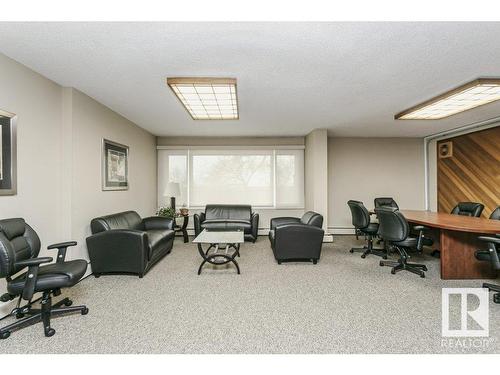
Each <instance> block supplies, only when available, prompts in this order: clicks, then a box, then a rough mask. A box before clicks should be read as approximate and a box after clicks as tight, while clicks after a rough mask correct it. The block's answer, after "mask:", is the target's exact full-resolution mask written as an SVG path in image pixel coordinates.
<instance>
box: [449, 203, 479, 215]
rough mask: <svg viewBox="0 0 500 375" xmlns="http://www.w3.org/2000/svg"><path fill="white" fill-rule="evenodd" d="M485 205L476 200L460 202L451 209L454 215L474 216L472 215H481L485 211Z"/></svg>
mask: <svg viewBox="0 0 500 375" xmlns="http://www.w3.org/2000/svg"><path fill="white" fill-rule="evenodd" d="M483 209H484V205H482V204H481V203H476V202H460V203H458V204H457V205H456V206H455V207H454V208H453V210H451V214H452V215H463V216H472V217H480V216H481V213H482V212H483Z"/></svg>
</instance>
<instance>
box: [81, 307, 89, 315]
mask: <svg viewBox="0 0 500 375" xmlns="http://www.w3.org/2000/svg"><path fill="white" fill-rule="evenodd" d="M88 313H89V309H88V307H86V308H84V309H83V310H82V315H87V314H88Z"/></svg>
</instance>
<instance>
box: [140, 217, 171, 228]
mask: <svg viewBox="0 0 500 375" xmlns="http://www.w3.org/2000/svg"><path fill="white" fill-rule="evenodd" d="M142 222H143V223H144V229H146V230H152V229H169V230H173V229H174V224H175V220H174V219H170V218H166V217H161V216H150V217H145V218H144V219H142Z"/></svg>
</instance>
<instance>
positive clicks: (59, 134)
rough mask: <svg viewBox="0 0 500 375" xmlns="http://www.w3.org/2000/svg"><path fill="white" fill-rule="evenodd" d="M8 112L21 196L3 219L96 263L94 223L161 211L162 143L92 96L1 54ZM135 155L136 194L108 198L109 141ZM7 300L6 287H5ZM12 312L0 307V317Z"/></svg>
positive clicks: (2, 208) (0, 208) (0, 285)
mask: <svg viewBox="0 0 500 375" xmlns="http://www.w3.org/2000/svg"><path fill="white" fill-rule="evenodd" d="M0 87H1V90H0V109H2V110H5V111H8V112H11V113H15V114H16V115H17V117H18V121H17V125H18V128H17V178H18V183H17V185H18V188H17V190H18V192H17V195H14V196H0V212H1V218H9V217H23V218H25V220H26V221H27V222H28V223H29V224H30V225H31V226H32V227H33V228H34V229H35V230H36V231H37V233H38V234H39V236H40V239H41V241H42V249H41V255H42V256H43V255H49V256H54V255H55V253H54V252H53V251H51V252H49V251H47V250H46V247H47V245H49V244H51V243H55V242H60V241H66V240H70V239H72V240H76V241H78V247H77V248H76V249H75V248H73V249H72V250H70V251H68V258H69V259H71V258H85V259H88V256H87V251H86V247H85V237H86V236H87V235H88V233H89V223H90V219H91V218H92V217H94V216H97V215H101V214H107V213H111V212H117V211H122V210H127V209H136V210H137V211H138V212H139V213H140V214H142V215H150V214H153V213H154V211H155V207H156V150H155V142H156V139H155V137H154V136H152V135H151V134H149V133H147V132H146V131H144V130H143V129H141V128H139V127H137V126H136V125H134V124H133V123H131V122H130V121H128V120H126V119H125V118H123V117H121V116H119V115H118V114H116V113H114V112H113V111H111V110H110V109H108V108H106V107H104V106H103V105H101V104H99V103H98V102H96V101H94V100H93V99H91V98H89V97H87V96H85V95H84V94H82V93H80V92H78V91H76V90H73V89H69V88H62V87H61V86H59V85H57V84H56V83H54V82H52V81H50V80H48V79H46V78H44V77H43V76H41V75H39V74H37V73H35V72H33V71H31V70H30V69H28V68H26V67H25V66H23V65H21V64H19V63H17V62H15V61H13V60H11V59H9V58H7V57H6V56H4V55H1V54H0ZM102 137H106V138H109V139H111V140H114V141H116V142H120V143H123V144H126V145H128V146H129V147H130V158H129V162H130V172H129V180H130V189H129V190H128V191H119V192H103V191H101V139H102ZM0 291H1V292H0V293H3V292H4V291H5V282H4V280H0ZM11 307H12V306H10V304H3V305H2V306H0V315H2V314H4V313H6V312H7V311H9V309H10V308H11Z"/></svg>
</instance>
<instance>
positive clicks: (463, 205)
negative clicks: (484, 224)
mask: <svg viewBox="0 0 500 375" xmlns="http://www.w3.org/2000/svg"><path fill="white" fill-rule="evenodd" d="M483 209H484V205H483V204H481V203H476V202H460V203H458V204H457V205H456V206H455V207H453V210H451V212H450V214H452V215H462V216H471V217H480V216H481V214H482V213H483ZM431 255H432V256H433V257H436V258H439V257H440V255H441V252H440V251H439V250H434V251H433V252H432V253H431Z"/></svg>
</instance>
